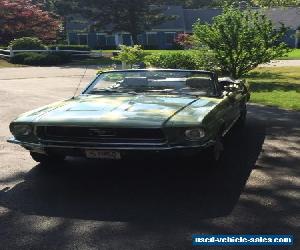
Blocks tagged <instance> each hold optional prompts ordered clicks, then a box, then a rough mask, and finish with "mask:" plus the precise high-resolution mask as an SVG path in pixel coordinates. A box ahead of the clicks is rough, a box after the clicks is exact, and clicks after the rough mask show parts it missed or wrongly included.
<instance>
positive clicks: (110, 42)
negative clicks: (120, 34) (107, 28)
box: [106, 35, 116, 46]
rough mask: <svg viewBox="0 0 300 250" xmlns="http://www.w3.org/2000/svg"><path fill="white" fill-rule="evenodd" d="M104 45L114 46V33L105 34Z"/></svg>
mask: <svg viewBox="0 0 300 250" xmlns="http://www.w3.org/2000/svg"><path fill="white" fill-rule="evenodd" d="M106 45H107V46H115V45H116V40H115V36H114V35H109V36H106Z"/></svg>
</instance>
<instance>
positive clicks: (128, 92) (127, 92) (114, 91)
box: [89, 89, 138, 95]
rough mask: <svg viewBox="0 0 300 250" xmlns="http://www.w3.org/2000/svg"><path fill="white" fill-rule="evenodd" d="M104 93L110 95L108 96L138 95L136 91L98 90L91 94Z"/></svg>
mask: <svg viewBox="0 0 300 250" xmlns="http://www.w3.org/2000/svg"><path fill="white" fill-rule="evenodd" d="M102 93H108V94H115V93H117V94H131V95H137V94H138V93H137V92H135V91H124V90H116V89H98V90H93V91H91V92H90V93H89V94H102Z"/></svg>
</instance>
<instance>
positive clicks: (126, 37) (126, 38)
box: [122, 34, 132, 46]
mask: <svg viewBox="0 0 300 250" xmlns="http://www.w3.org/2000/svg"><path fill="white" fill-rule="evenodd" d="M122 41H123V44H124V45H127V46H128V45H132V37H131V35H130V34H122Z"/></svg>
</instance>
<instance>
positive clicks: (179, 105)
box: [8, 69, 250, 163]
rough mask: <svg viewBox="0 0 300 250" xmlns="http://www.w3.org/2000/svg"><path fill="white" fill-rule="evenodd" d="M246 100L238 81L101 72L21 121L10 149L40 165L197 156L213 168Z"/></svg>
mask: <svg viewBox="0 0 300 250" xmlns="http://www.w3.org/2000/svg"><path fill="white" fill-rule="evenodd" d="M249 97H250V94H249V92H248V90H247V88H246V87H245V85H244V83H243V82H242V81H234V80H231V79H229V78H228V79H226V78H225V79H218V77H217V75H216V74H215V73H213V72H209V71H192V70H161V69H147V70H120V71H119V70H115V71H107V72H103V73H101V74H99V75H98V76H97V77H96V78H95V80H94V81H92V82H91V83H90V84H89V85H88V86H87V87H86V88H85V89H84V90H83V92H82V93H81V94H80V95H79V96H76V97H74V98H71V99H68V100H65V101H61V102H57V103H54V104H50V105H48V106H45V107H41V108H38V109H36V110H33V111H30V112H27V113H25V114H22V115H20V116H19V117H18V118H16V119H15V120H14V121H13V122H12V123H11V124H10V131H11V133H12V134H13V137H12V138H11V139H9V140H8V142H11V143H16V144H20V145H21V146H23V147H24V148H25V149H27V150H29V151H30V154H31V156H32V158H33V159H34V160H35V161H37V162H44V163H45V162H53V161H62V160H64V159H65V157H66V156H83V157H87V158H94V159H95V158H96V159H115V160H118V159H123V158H127V157H130V156H133V157H135V156H136V157H138V156H140V155H143V154H141V153H147V154H159V153H162V154H168V155H171V156H174V157H175V156H177V155H179V153H180V154H182V155H191V154H198V153H199V152H203V151H205V154H204V155H205V157H208V158H209V159H211V160H212V162H218V161H219V160H220V159H221V156H222V152H223V150H224V145H223V142H222V140H223V137H224V136H225V135H226V133H227V132H228V131H229V130H230V129H231V128H232V127H233V125H235V124H236V123H237V124H238V125H242V124H243V123H244V121H245V119H246V113H247V109H246V102H247V101H248V100H249ZM202 155H203V154H202Z"/></svg>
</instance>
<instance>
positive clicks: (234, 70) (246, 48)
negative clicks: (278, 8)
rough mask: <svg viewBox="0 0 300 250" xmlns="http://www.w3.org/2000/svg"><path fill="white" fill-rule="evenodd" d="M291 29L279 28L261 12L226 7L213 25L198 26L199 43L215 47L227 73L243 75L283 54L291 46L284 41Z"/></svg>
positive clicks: (195, 28) (220, 62)
mask: <svg viewBox="0 0 300 250" xmlns="http://www.w3.org/2000/svg"><path fill="white" fill-rule="evenodd" d="M286 31H287V29H286V28H285V27H284V26H281V28H280V29H277V30H276V29H275V28H274V27H273V24H272V22H271V20H269V19H268V18H267V17H266V16H265V15H263V14H262V13H260V12H258V11H253V10H251V9H248V10H245V11H241V10H240V9H237V8H233V7H228V6H227V7H225V9H224V13H223V14H222V15H220V16H217V17H215V18H214V19H213V23H212V24H207V23H206V24H202V23H201V22H200V21H199V22H197V23H196V24H195V25H194V34H195V38H196V39H197V43H198V45H201V46H207V47H208V48H209V49H211V50H212V51H213V52H214V53H215V55H216V59H217V61H218V64H219V67H220V69H221V71H222V73H223V74H230V75H231V76H232V77H234V78H240V77H242V76H243V75H244V74H245V73H247V72H248V71H250V70H252V69H254V68H256V67H257V66H258V65H259V64H262V63H268V62H270V61H271V60H273V59H275V58H278V57H280V56H283V55H284V54H285V53H286V52H287V51H288V48H287V46H286V44H285V43H283V42H281V41H282V38H283V37H284V35H285V34H286Z"/></svg>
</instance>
